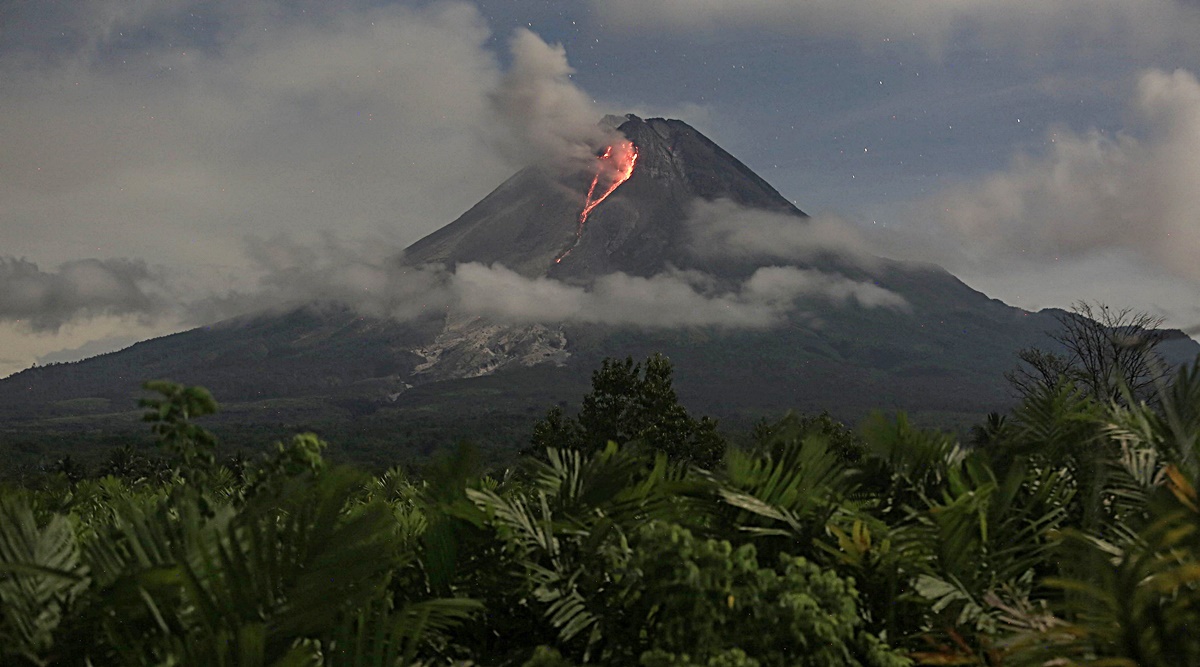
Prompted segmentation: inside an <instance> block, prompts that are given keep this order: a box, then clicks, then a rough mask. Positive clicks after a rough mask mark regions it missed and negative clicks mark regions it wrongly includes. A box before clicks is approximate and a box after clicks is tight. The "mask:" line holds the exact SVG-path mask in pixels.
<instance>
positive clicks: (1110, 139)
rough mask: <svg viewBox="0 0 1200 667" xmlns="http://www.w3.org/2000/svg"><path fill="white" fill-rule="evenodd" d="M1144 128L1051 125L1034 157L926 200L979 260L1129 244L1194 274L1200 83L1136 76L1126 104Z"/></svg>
mask: <svg viewBox="0 0 1200 667" xmlns="http://www.w3.org/2000/svg"><path fill="white" fill-rule="evenodd" d="M1132 112H1133V115H1134V117H1135V119H1136V121H1137V123H1139V124H1140V125H1141V126H1142V127H1144V133H1143V134H1144V136H1142V137H1140V138H1139V137H1135V136H1133V135H1132V134H1125V133H1122V134H1118V135H1116V136H1107V135H1105V134H1102V133H1100V132H1098V131H1092V132H1088V133H1085V134H1076V133H1073V132H1070V131H1068V130H1058V131H1055V132H1053V133H1052V134H1051V135H1050V137H1048V141H1049V142H1050V143H1049V146H1050V148H1049V149H1048V151H1047V152H1046V153H1045V154H1043V155H1039V156H1030V155H1019V156H1017V157H1016V158H1015V159H1014V160H1013V163H1012V165H1011V166H1010V167H1009V168H1008V169H1007V170H1005V171H1002V172H999V173H995V174H992V175H990V176H988V177H987V178H985V179H983V180H981V181H979V182H976V183H972V184H969V185H966V186H962V187H959V188H955V189H952V190H950V191H948V192H946V193H944V194H943V195H941V196H939V197H937V198H935V199H934V200H933V201H931V202H930V203H929V209H930V210H932V211H934V212H935V213H934V214H935V215H936V216H937V218H938V220H939V221H940V222H941V223H942V225H943V227H944V229H945V230H947V231H950V232H951V233H952V234H953V235H954V238H955V239H957V240H958V241H959V243H960V244H961V246H962V247H963V250H964V252H966V253H967V254H968V256H969V257H970V258H971V259H972V260H974V261H978V262H984V263H1004V262H1009V261H1011V260H1012V259H1013V258H1025V259H1028V260H1032V261H1045V260H1055V259H1059V258H1063V259H1081V258H1087V257H1092V256H1098V255H1103V254H1105V253H1113V252H1129V253H1134V254H1135V255H1137V256H1139V257H1141V258H1142V260H1143V261H1145V262H1147V263H1149V264H1150V265H1152V266H1154V267H1157V268H1159V269H1162V270H1166V271H1169V272H1171V273H1173V274H1174V275H1175V276H1176V277H1178V278H1184V279H1187V280H1190V281H1192V282H1200V263H1197V262H1196V257H1197V256H1200V225H1197V211H1200V188H1197V187H1196V184H1197V183H1200V83H1198V82H1197V80H1196V77H1195V76H1194V75H1193V74H1191V73H1190V72H1187V71H1184V70H1176V71H1174V72H1163V71H1159V70H1152V71H1148V72H1145V73H1143V74H1142V76H1141V77H1140V78H1139V80H1138V84H1137V91H1136V95H1135V99H1134V103H1133V106H1132Z"/></svg>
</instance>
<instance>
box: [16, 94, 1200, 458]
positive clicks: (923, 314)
mask: <svg viewBox="0 0 1200 667" xmlns="http://www.w3.org/2000/svg"><path fill="white" fill-rule="evenodd" d="M607 121H608V122H609V124H610V126H613V127H615V128H616V131H617V134H615V135H614V141H615V142H617V143H619V144H620V145H619V146H617V148H618V149H633V150H636V162H633V163H632V164H633V167H632V171H631V172H629V173H625V172H622V171H621V169H620V164H618V162H617V160H616V158H613V159H612V161H611V162H605V160H606V159H607V158H603V157H597V160H596V162H595V163H594V164H586V163H585V164H582V165H577V166H576V167H572V168H568V169H549V168H547V167H530V168H527V169H524V170H522V171H520V172H518V173H517V174H515V175H514V176H512V177H511V178H509V179H508V180H507V181H505V182H504V183H503V184H501V185H500V186H499V187H498V188H496V190H495V191H493V192H492V193H491V194H490V195H488V196H487V197H485V198H484V199H483V200H482V201H480V202H479V203H478V204H476V205H475V206H473V207H472V208H471V209H470V210H468V211H466V212H465V213H464V214H463V215H462V216H460V217H459V218H458V219H457V220H454V221H453V222H451V223H450V224H448V225H446V226H445V227H443V228H441V229H439V230H438V231H436V232H434V233H432V234H430V235H428V236H426V237H425V238H423V239H421V240H419V241H417V242H416V243H414V244H412V245H411V246H410V247H409V248H407V249H406V250H405V251H404V253H403V261H404V262H406V263H410V264H414V265H415V264H429V263H437V264H445V265H447V266H448V267H453V266H455V265H457V264H462V263H466V262H478V263H482V264H484V265H489V266H490V265H496V264H500V265H503V266H504V267H507V268H508V269H510V270H512V271H515V272H517V273H518V274H520V275H521V276H523V277H525V278H527V279H553V280H556V281H560V282H561V283H563V284H566V285H573V286H587V285H589V284H591V283H592V282H593V281H595V280H596V279H598V278H599V277H601V276H606V275H609V274H613V273H614V272H621V273H624V274H627V275H629V276H641V277H647V276H654V275H657V274H660V273H661V272H663V271H664V270H668V269H670V270H691V271H694V272H702V273H703V274H704V275H706V276H712V277H713V279H714V280H728V281H733V282H736V281H738V280H743V279H744V278H745V277H746V276H747V275H748V272H749V270H750V268H752V267H750V268H748V267H747V266H745V265H741V264H739V263H738V262H736V261H731V260H730V259H729V258H724V257H721V256H720V255H719V254H717V255H715V256H714V255H712V254H709V255H703V256H700V255H696V254H694V253H692V252H689V250H688V244H689V236H688V234H689V231H688V228H687V220H688V216H689V215H690V213H691V210H692V207H693V205H694V204H696V203H697V202H704V201H717V200H726V201H728V202H732V203H734V204H736V205H738V206H740V207H744V208H746V209H751V210H761V211H768V212H771V213H775V214H779V217H780V219H783V220H785V221H788V222H787V224H792V221H794V224H795V225H796V226H797V227H798V228H800V229H803V228H804V227H805V226H806V225H809V224H811V222H810V219H809V218H808V216H806V215H805V213H804V212H803V211H801V210H800V209H798V208H797V207H796V206H794V205H793V204H792V203H791V202H789V201H788V200H786V199H785V198H784V197H783V196H781V195H780V194H779V193H778V192H777V191H776V190H775V189H774V188H772V187H771V185H770V184H768V183H767V182H766V181H764V180H763V179H762V178H760V177H759V176H757V175H756V174H755V173H754V172H753V171H752V170H750V169H749V168H748V167H747V166H746V165H744V164H742V163H741V162H739V161H738V160H737V159H736V158H734V157H733V156H731V155H730V154H728V153H727V152H725V151H724V150H722V149H721V148H720V147H719V146H717V145H716V144H715V143H713V142H712V141H711V140H709V139H708V138H707V137H705V136H704V135H703V134H701V133H700V132H698V131H697V130H695V129H694V128H692V127H690V126H689V125H687V124H686V123H684V122H682V121H678V120H666V119H661V118H654V119H649V120H643V119H641V118H638V117H636V116H632V115H631V116H627V117H624V118H615V119H614V118H609V119H607ZM626 142H627V144H628V146H626V145H625V143H626ZM599 148H600V150H601V151H604V149H605V148H606V147H599ZM610 150H612V149H611V147H610ZM601 155H602V153H601ZM623 157H624V158H626V159H632V158H631V154H629V153H625V154H623ZM624 164H626V165H628V164H630V163H629V162H626V163H624ZM598 169H608V170H609V171H607V172H603V173H601V172H599V171H598ZM598 174H600V175H598ZM622 177H626V178H625V180H621V178H622ZM605 179H608V180H605ZM613 183H616V184H617V185H616V187H615V189H612V191H611V193H610V194H609V195H608V196H607V197H604V198H602V200H601V201H599V203H598V204H596V205H595V207H594V208H593V209H591V211H590V213H589V214H588V215H586V216H583V217H586V221H585V224H583V225H582V228H581V226H580V219H581V212H582V209H583V208H584V204H585V202H586V201H589V195H588V193H589V189H591V190H592V191H593V197H592V199H596V198H599V195H598V194H595V193H603V192H604V190H605V189H606V188H607V187H608V185H610V184H613ZM559 259H561V261H556V260H559ZM803 268H806V269H821V270H829V271H832V272H836V273H838V274H839V275H843V274H844V275H846V276H849V277H850V278H852V279H853V280H855V281H861V282H863V283H868V284H870V285H874V286H876V287H878V288H880V289H884V290H888V291H889V292H891V293H893V294H896V295H899V296H900V297H902V298H903V301H904V303H905V305H906V307H905V308H904V309H903V310H895V309H888V308H870V307H864V306H861V305H857V304H855V303H853V302H852V301H851V302H847V303H840V304H834V303H831V302H829V301H822V300H819V299H817V300H814V299H808V300H805V299H799V300H797V301H796V304H795V308H794V309H793V311H792V312H791V313H790V314H789V315H788V316H787V317H786V318H784V319H783V320H781V321H780V322H779V323H778V324H777V325H776V326H772V327H762V328H751V329H743V328H738V327H715V326H685V327H675V328H658V329H646V328H638V327H631V326H617V325H614V324H597V323H594V322H593V323H565V324H564V323H553V322H547V323H541V324H524V325H519V326H517V325H504V324H500V323H497V322H494V321H490V320H488V319H486V318H482V317H479V316H476V315H472V314H470V313H462V312H454V311H451V312H445V313H442V312H437V313H431V314H428V315H426V316H423V317H421V318H418V319H416V320H411V321H404V322H399V321H392V320H387V319H379V318H371V317H364V316H362V315H361V314H359V313H355V312H353V311H352V310H350V309H349V308H347V307H345V306H340V305H336V304H313V305H311V306H306V307H304V308H300V309H297V310H294V311H292V312H289V313H284V314H264V315H261V316H257V317H248V318H242V319H239V320H237V321H232V322H224V323H220V324H216V325H213V326H211V327H203V328H199V329H195V330H192V331H187V332H183V333H180V334H176V335H174V336H168V337H164V338H160V339H155V340H151V341H146V342H143V343H139V344H137V345H134V346H132V347H130V348H128V349H126V350H123V351H121V352H116V353H112V354H107V355H102V356H100V357H96V358H92V359H88V360H85V361H81V362H77V363H72V364H60V365H54V366H50V367H42V368H35V369H30V370H27V371H24V372H22V373H18V374H16V375H14V376H12V377H10V378H7V379H5V380H0V445H2V444H3V442H4V438H5V435H4V433H5V431H6V430H7V432H8V433H10V434H11V433H15V432H19V431H21V430H22V429H28V428H32V426H31V425H32V424H34V423H35V422H36V423H38V424H42V425H43V426H44V425H46V424H56V425H59V426H61V425H63V424H73V425H75V426H77V427H78V428H86V427H87V424H89V423H91V422H89V421H88V420H89V419H99V418H101V417H104V416H109V417H111V416H112V415H113V414H118V413H121V414H124V413H125V412H127V411H128V410H129V409H130V407H131V406H132V405H133V401H134V398H135V397H136V396H138V395H140V393H141V392H140V389H139V387H140V384H141V382H142V381H144V380H146V379H152V378H169V379H173V380H175V381H179V382H184V383H188V384H200V385H205V386H207V387H209V388H210V389H211V390H212V391H213V392H214V394H215V395H216V396H217V397H218V398H219V399H221V400H222V401H223V402H224V403H225V404H226V405H227V406H231V407H230V408H228V409H227V412H228V413H229V414H230V415H232V416H230V417H228V418H229V419H235V420H236V419H244V420H248V421H254V420H259V421H262V420H270V419H272V418H274V419H277V420H285V421H287V422H288V423H289V424H290V423H293V422H297V421H298V422H301V423H308V422H307V421H305V420H312V419H317V416H320V418H321V419H339V418H341V419H350V418H352V417H356V416H357V415H359V414H361V413H362V412H363V411H364V410H365V411H367V412H372V413H374V412H377V413H378V414H390V413H389V411H395V413H394V414H395V415H396V417H395V418H396V419H397V420H400V419H411V418H413V415H419V416H420V418H421V419H446V420H455V419H460V418H461V416H462V415H463V414H464V413H465V411H468V410H469V411H472V413H474V411H476V410H484V411H485V412H488V413H489V414H492V413H495V414H499V413H501V412H505V411H507V412H506V413H507V414H518V415H523V416H528V415H530V414H536V413H540V411H542V410H544V409H545V408H546V407H548V405H549V404H551V403H552V402H557V401H566V400H570V401H574V400H577V398H578V393H579V392H580V391H581V390H582V388H583V387H585V386H586V382H587V379H588V375H589V373H590V370H591V369H592V368H594V367H595V366H596V365H597V364H598V363H599V361H600V360H601V359H602V358H603V357H606V356H619V357H624V356H626V355H632V356H634V357H644V356H645V355H648V354H651V353H654V352H663V353H665V354H667V355H668V356H670V357H671V358H672V360H673V361H674V362H675V364H676V368H677V387H678V389H679V393H680V396H681V397H682V398H683V400H684V401H685V402H686V403H688V404H689V406H690V407H692V408H693V409H694V410H698V411H700V412H702V413H707V414H714V415H716V416H718V417H724V418H727V419H729V418H732V419H735V420H736V419H752V418H754V417H756V416H762V415H778V414H779V413H781V412H782V411H784V410H787V409H800V410H821V409H829V410H831V411H833V412H834V413H835V414H836V415H838V416H842V417H844V418H848V419H853V418H855V417H857V416H859V415H861V414H862V413H863V412H864V411H865V410H867V409H870V408H883V409H893V408H896V409H906V410H909V411H916V412H919V413H924V414H929V415H934V416H935V417H936V418H938V419H939V420H941V421H943V422H946V423H969V422H970V421H973V420H975V419H977V418H978V417H979V416H980V415H982V414H983V413H986V412H987V411H989V410H995V409H1003V408H1004V407H1006V405H1008V404H1009V402H1010V401H1011V395H1010V393H1009V391H1008V388H1007V386H1006V384H1005V382H1004V380H1003V377H1002V375H1003V372H1004V371H1005V370H1007V369H1009V368H1011V367H1012V366H1013V365H1014V364H1015V362H1016V358H1015V353H1016V351H1017V350H1018V349H1020V348H1021V347H1027V346H1030V345H1036V344H1041V343H1044V341H1045V338H1044V332H1045V331H1046V330H1049V329H1051V328H1053V327H1054V326H1055V321H1054V319H1053V317H1051V316H1050V315H1048V314H1038V313H1030V312H1026V311H1023V310H1020V309H1017V308H1013V307H1010V306H1007V305H1005V304H1003V303H1001V302H999V301H997V300H994V299H989V298H988V297H987V296H985V295H983V294H981V293H979V292H977V291H975V290H973V289H971V288H969V287H968V286H966V285H964V284H963V283H962V282H960V281H959V280H958V279H956V278H955V277H954V276H952V275H950V274H949V273H947V272H946V271H944V270H942V269H940V268H938V267H933V266H914V265H908V264H901V263H897V262H889V261H884V260H878V261H876V262H874V263H873V264H872V267H871V268H870V269H866V268H862V266H858V265H848V264H847V265H842V264H839V263H838V262H837V261H836V260H828V259H823V260H820V261H818V260H810V261H809V262H808V264H806V265H803ZM1171 345H1172V350H1173V351H1172V355H1173V356H1176V357H1178V358H1181V359H1182V358H1188V357H1189V356H1194V355H1195V354H1196V352H1198V351H1200V346H1197V345H1196V344H1195V343H1194V342H1193V341H1191V340H1190V339H1187V338H1186V337H1182V338H1178V337H1177V338H1173V339H1172V343H1171ZM1176 348H1178V349H1176ZM340 406H353V408H352V409H351V408H345V409H344V408H343V407H340ZM289 410H290V412H289ZM531 411H532V412H531ZM523 418H524V417H523ZM81 425H82V426H81ZM56 427H57V426H56Z"/></svg>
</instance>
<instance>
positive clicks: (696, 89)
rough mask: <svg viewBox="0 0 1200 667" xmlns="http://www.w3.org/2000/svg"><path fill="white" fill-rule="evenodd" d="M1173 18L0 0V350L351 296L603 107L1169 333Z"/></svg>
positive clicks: (864, 221)
mask: <svg viewBox="0 0 1200 667" xmlns="http://www.w3.org/2000/svg"><path fill="white" fill-rule="evenodd" d="M1197 34H1200V5H1198V4H1197V3H1195V2H1191V1H1189V2H1181V1H1177V0H910V1H906V2H896V1H895V0H809V1H806V2H796V1H794V0H750V1H747V2H730V1H722V0H668V1H663V2H654V1H647V0H591V1H580V2H531V1H524V0H516V1H514V0H506V1H486V2H485V1H480V2H475V3H469V2H466V3H464V2H433V3H430V2H409V3H403V2H400V3H387V2H352V1H344V0H325V1H320V2H315V1H314V2H272V1H267V0H211V1H200V2H190V1H187V0H158V1H153V0H152V1H138V0H121V1H115V2H114V1H93V0H73V1H70V2H52V1H49V0H44V1H40V2H21V1H10V2H0V203H2V206H0V376H3V375H7V374H9V373H12V372H15V371H17V370H20V369H21V368H25V367H28V366H29V365H30V364H32V363H34V362H40V363H46V362H50V361H62V360H70V359H76V358H80V357H81V356H87V355H90V354H95V353H100V352H105V351H109V350H112V349H116V348H118V347H121V346H123V345H126V344H129V343H131V342H133V341H135V340H140V339H144V338H147V337H151V336H155V335H162V334H165V333H169V332H172V331H178V330H181V329H185V328H189V327H192V326H197V325H203V324H207V323H210V322H212V321H215V320H218V319H221V318H223V317H228V316H230V315H234V314H238V313H240V312H246V311H247V309H250V308H252V307H262V306H269V305H271V302H272V298H273V296H272V295H275V294H278V293H279V292H280V289H281V286H292V287H294V286H295V285H297V284H301V283H303V281H301V280H298V279H297V277H298V276H300V275H301V274H304V275H305V276H307V277H308V278H312V277H313V274H312V270H313V267H322V271H326V272H327V273H324V274H321V275H322V276H327V275H334V274H336V275H337V276H339V277H340V278H339V279H342V278H344V279H345V283H344V284H347V285H351V286H357V287H358V288H361V289H362V290H367V291H369V290H371V289H373V286H378V283H376V282H373V279H372V278H371V276H370V270H371V267H373V266H377V265H378V263H379V262H383V261H385V259H386V257H388V256H391V255H394V254H395V253H396V252H399V250H400V249H402V248H403V247H404V246H406V245H407V244H409V243H411V242H412V241H415V240H417V239H418V238H420V237H421V236H423V235H425V234H427V233H429V232H431V231H433V230H435V229H437V228H439V227H441V226H442V225H444V224H446V223H447V222H449V221H451V220H453V219H454V218H455V217H457V216H458V215H459V214H460V213H462V212H463V211H464V210H466V209H467V208H469V207H470V206H471V205H472V204H474V203H475V202H476V201H478V200H479V199H480V198H482V197H483V196H485V195H486V194H487V193H488V192H490V191H491V190H492V189H493V188H495V187H496V186H497V185H498V184H499V183H501V182H502V181H503V180H504V179H505V178H507V177H508V176H509V175H511V174H512V173H513V172H514V171H515V170H517V169H519V168H521V167H523V166H525V165H527V164H530V163H531V162H535V161H541V160H546V159H548V156H554V155H558V154H561V153H562V152H563V151H568V150H571V148H572V141H573V136H574V135H572V132H574V131H576V130H577V129H579V128H585V129H582V130H579V131H580V132H584V131H586V127H587V126H589V125H591V124H594V123H595V122H596V121H597V120H599V118H600V117H601V116H603V115H604V114H606V113H628V112H633V113H637V114H638V115H641V116H643V117H650V116H667V117H673V118H679V119H682V120H684V121H686V122H688V123H690V124H691V125H693V126H695V127H696V128H697V129H699V130H701V131H702V132H704V133H705V134H707V135H708V136H709V137H710V138H711V139H713V140H714V141H716V142H717V143H719V144H720V145H721V146H722V147H724V148H725V149H726V150H728V151H729V152H730V153H732V154H733V155H735V156H737V157H738V158H739V159H740V160H742V161H743V162H745V163H746V164H747V165H748V166H749V167H750V168H752V169H754V170H755V171H756V172H757V173H758V174H760V175H761V176H762V177H764V178H765V179H766V180H768V181H769V182H770V183H771V184H772V185H774V186H775V187H776V188H777V189H778V190H779V191H780V192H781V193H782V194H783V195H784V196H785V197H787V198H788V199H790V200H792V201H794V202H795V203H796V204H797V205H798V206H799V207H800V208H802V209H804V210H805V211H806V212H808V213H810V214H813V215H815V216H817V217H818V219H821V220H836V221H838V224H841V225H846V226H849V227H851V228H853V229H854V230H855V232H856V234H860V235H861V238H862V239H863V241H862V243H864V244H866V245H868V246H869V250H870V251H871V252H874V253H876V254H880V255H884V256H890V257H896V258H901V259H912V260H918V261H928V262H935V263H938V264H940V265H942V266H945V267H946V268H948V269H950V270H951V271H952V272H954V273H955V274H956V275H958V276H959V277H961V278H962V279H963V280H964V281H966V282H967V283H968V284H969V285H971V286H972V287H974V288H976V289H979V290H981V291H983V292H985V293H987V294H988V295H989V296H993V297H996V298H1000V299H1002V300H1004V301H1006V302H1008V303H1010V304H1013V305H1016V306H1020V307H1023V308H1027V309H1033V310H1036V309H1039V308H1043V307H1047V306H1059V307H1065V306H1069V305H1070V304H1071V303H1072V302H1074V301H1076V300H1080V299H1088V300H1102V301H1104V302H1107V303H1109V304H1111V305H1115V306H1131V307H1135V308H1138V309H1142V310H1146V311H1148V312H1150V313H1151V314H1153V315H1158V316H1162V317H1164V318H1165V319H1166V321H1167V323H1168V324H1170V325H1172V326H1178V327H1184V328H1190V327H1195V326H1196V325H1198V324H1200V299H1197V296H1198V295H1200V262H1198V261H1197V259H1196V258H1197V257H1198V256H1200V83H1198V82H1197V79H1196V77H1197V75H1198V74H1200V42H1197V40H1195V38H1194V36H1195V35H1197ZM564 56H565V59H566V62H569V65H570V68H572V69H571V70H570V71H568V70H567V69H566V66H565V65H564V64H563V60H562V59H563V57H564ZM506 100H507V101H508V102H505V101H506ZM856 238H857V237H856ZM306 271H307V272H309V273H304V272H306ZM380 289H383V288H382V287H381V288H380ZM290 294H291V296H295V293H294V292H293V293H290ZM1194 334H1195V331H1193V335H1194Z"/></svg>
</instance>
